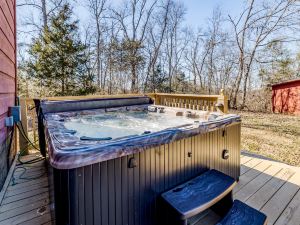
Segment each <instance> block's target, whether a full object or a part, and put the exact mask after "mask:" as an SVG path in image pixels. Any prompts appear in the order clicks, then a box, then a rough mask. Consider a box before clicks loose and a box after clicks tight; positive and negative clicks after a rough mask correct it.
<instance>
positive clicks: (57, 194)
mask: <svg viewBox="0 0 300 225" xmlns="http://www.w3.org/2000/svg"><path fill="white" fill-rule="evenodd" d="M36 103H37V105H38V106H40V107H38V108H39V109H40V110H39V112H40V113H39V122H40V126H39V128H40V130H39V132H40V137H43V135H44V136H45V140H46V146H44V145H43V141H42V142H41V143H40V144H41V146H40V147H41V149H42V150H43V149H44V147H46V151H45V153H46V155H47V159H48V162H49V167H50V173H51V176H50V179H51V180H50V184H51V187H52V190H53V191H54V195H53V201H54V202H55V217H56V218H55V219H56V222H57V224H72V225H73V224H95V225H96V224H97V225H98V224H104V225H108V224H109V225H113V224H115V225H120V224H130V225H131V224H136V225H144V224H151V225H153V224H158V220H159V216H160V212H159V198H158V197H159V195H160V193H162V192H164V191H166V190H168V189H170V188H172V187H174V186H176V185H178V184H180V183H182V182H184V181H186V180H188V179H191V178H192V177H194V176H196V175H199V174H200V173H202V172H203V171H205V170H207V169H212V168H214V169H217V170H219V171H222V172H224V173H226V174H228V175H230V176H232V177H234V178H235V179H238V177H239V174H240V117H239V116H237V115H231V114H227V115H221V114H218V113H217V114H216V113H208V112H203V111H194V110H188V109H181V108H171V107H166V106H164V107H161V106H154V105H152V100H151V99H150V98H148V97H146V96H145V97H130V98H111V99H90V100H80V101H42V102H38V101H36Z"/></svg>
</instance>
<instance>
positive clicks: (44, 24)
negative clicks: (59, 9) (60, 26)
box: [41, 0, 48, 29]
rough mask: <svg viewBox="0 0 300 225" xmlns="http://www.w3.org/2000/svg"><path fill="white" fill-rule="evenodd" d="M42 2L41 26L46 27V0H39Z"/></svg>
mask: <svg viewBox="0 0 300 225" xmlns="http://www.w3.org/2000/svg"><path fill="white" fill-rule="evenodd" d="M41 3H42V14H43V28H44V29H47V28H48V15H47V8H46V0H41Z"/></svg>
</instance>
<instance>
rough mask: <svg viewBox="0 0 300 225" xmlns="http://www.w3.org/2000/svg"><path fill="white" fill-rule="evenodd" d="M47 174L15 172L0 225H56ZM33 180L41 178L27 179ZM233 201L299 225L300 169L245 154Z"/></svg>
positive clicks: (39, 166)
mask: <svg viewBox="0 0 300 225" xmlns="http://www.w3.org/2000/svg"><path fill="white" fill-rule="evenodd" d="M37 156H39V155H38V154H33V155H29V156H26V157H23V158H22V160H23V161H26V160H30V159H33V158H35V157H37ZM23 166H24V165H23ZM17 167H20V165H17ZM45 171H46V169H45V164H44V163H43V162H38V163H36V164H35V165H30V166H26V173H25V174H24V175H23V177H25V179H20V178H19V176H20V175H21V174H22V169H17V170H16V171H14V174H13V177H14V181H10V182H9V185H8V187H7V189H6V192H5V193H4V198H3V201H2V203H1V206H0V225H4V224H5V225H7V224H22V225H23V224H25V225H40V224H48V225H50V224H52V223H53V221H52V222H51V216H50V205H49V204H50V200H49V190H48V188H49V187H48V178H47V173H45ZM30 177H31V178H34V177H37V178H36V179H30V180H27V179H26V178H30ZM233 197H234V198H235V199H240V200H242V201H243V202H245V203H247V204H248V205H250V206H252V207H254V208H256V209H258V210H260V211H262V212H264V213H265V214H266V215H267V217H268V224H269V225H272V224H275V225H284V224H288V225H299V224H300V168H297V167H292V166H288V165H286V164H283V163H280V162H276V161H272V160H269V159H265V158H262V157H261V156H256V155H252V154H248V153H243V154H242V155H241V176H240V180H239V182H238V184H237V185H236V187H235V189H234V196H233ZM39 209H44V210H42V211H41V210H39ZM199 219H200V220H199V221H197V223H196V225H201V224H206V225H209V224H216V222H217V221H218V220H219V219H220V218H219V217H218V216H217V215H216V214H215V213H214V212H213V211H209V212H208V213H207V214H205V215H203V216H202V217H200V218H199Z"/></svg>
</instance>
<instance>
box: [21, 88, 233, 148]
mask: <svg viewBox="0 0 300 225" xmlns="http://www.w3.org/2000/svg"><path fill="white" fill-rule="evenodd" d="M145 95H146V96H149V97H150V98H152V99H153V101H154V104H156V105H163V106H168V107H178V108H186V109H193V110H205V111H220V112H223V113H227V112H228V99H227V96H226V95H225V94H224V91H223V90H222V91H221V92H220V94H219V95H193V94H166V93H149V94H145ZM145 95H142V94H126V95H91V96H59V97H46V98H21V99H20V105H21V114H22V115H21V117H22V126H23V128H24V134H25V135H27V137H29V138H30V139H31V140H32V142H33V143H37V141H38V131H37V116H36V110H35V105H34V102H33V99H45V100H49V101H68V100H83V99H97V98H112V97H113V98H126V97H136V96H145ZM19 146H20V149H21V150H22V152H23V153H24V154H28V151H29V149H30V146H29V143H28V140H26V138H24V137H23V136H22V135H19Z"/></svg>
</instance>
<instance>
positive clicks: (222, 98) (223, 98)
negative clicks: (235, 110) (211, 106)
mask: <svg viewBox="0 0 300 225" xmlns="http://www.w3.org/2000/svg"><path fill="white" fill-rule="evenodd" d="M217 110H218V111H221V112H223V113H228V97H227V95H225V91H224V89H221V91H220V95H219V97H218V101H217Z"/></svg>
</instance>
